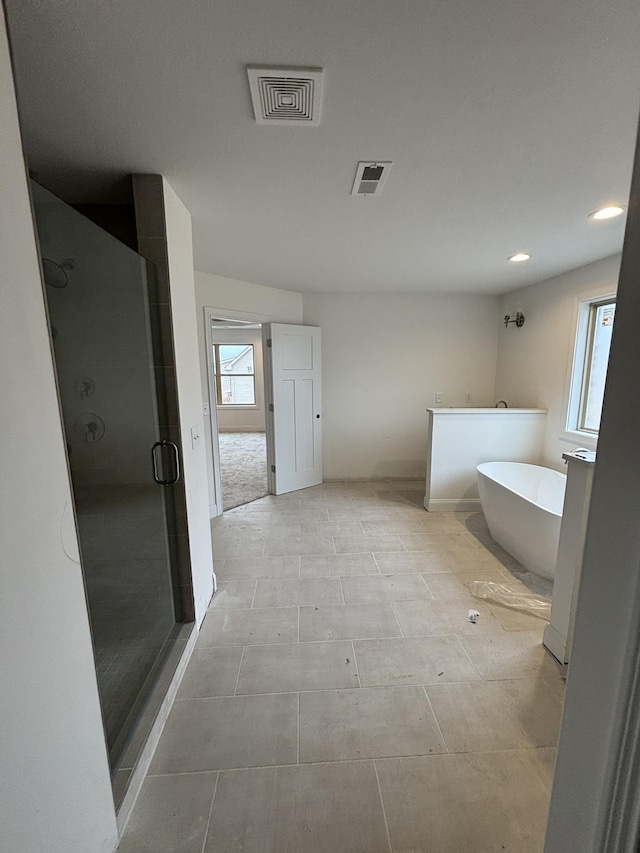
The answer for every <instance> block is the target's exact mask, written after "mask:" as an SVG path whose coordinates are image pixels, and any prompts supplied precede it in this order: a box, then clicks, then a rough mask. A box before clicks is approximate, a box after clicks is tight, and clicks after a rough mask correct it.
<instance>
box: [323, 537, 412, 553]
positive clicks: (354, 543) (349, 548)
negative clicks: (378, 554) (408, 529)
mask: <svg viewBox="0 0 640 853" xmlns="http://www.w3.org/2000/svg"><path fill="white" fill-rule="evenodd" d="M333 541H334V542H335V546H336V553H337V554H364V553H372V552H373V551H404V550H405V547H404V545H403V544H402V540H401V539H400V537H399V536H397V535H391V536H365V535H364V534H361V535H360V536H334V537H333Z"/></svg>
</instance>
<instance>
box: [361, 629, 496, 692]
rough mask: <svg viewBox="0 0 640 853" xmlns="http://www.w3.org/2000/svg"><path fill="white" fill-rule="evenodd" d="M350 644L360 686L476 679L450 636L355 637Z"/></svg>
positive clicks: (459, 648)
mask: <svg viewBox="0 0 640 853" xmlns="http://www.w3.org/2000/svg"><path fill="white" fill-rule="evenodd" d="M354 646H355V650H356V660H357V663H358V673H359V675H360V683H361V684H362V686H363V687H373V686H378V685H380V686H382V685H402V684H437V683H439V682H442V683H444V682H447V681H479V680H480V676H479V675H478V673H477V671H476V670H475V668H474V667H473V666H472V665H471V663H469V658H468V657H467V655H466V654H465V651H464V649H463V648H462V646H461V645H460V643H459V641H458V638H457V637H454V636H448V637H407V638H404V639H396V640H355V641H354Z"/></svg>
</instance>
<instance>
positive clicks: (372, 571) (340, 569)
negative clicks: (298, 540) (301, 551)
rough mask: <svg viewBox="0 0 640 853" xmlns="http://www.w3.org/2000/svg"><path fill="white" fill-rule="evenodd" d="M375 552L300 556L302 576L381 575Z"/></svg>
mask: <svg viewBox="0 0 640 853" xmlns="http://www.w3.org/2000/svg"><path fill="white" fill-rule="evenodd" d="M379 574H380V572H379V571H378V564H377V563H376V561H375V560H374V558H373V554H319V555H317V556H310V557H306V556H303V557H300V577H301V578H316V577H328V576H330V575H341V576H344V575H379Z"/></svg>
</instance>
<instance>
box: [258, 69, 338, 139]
mask: <svg viewBox="0 0 640 853" xmlns="http://www.w3.org/2000/svg"><path fill="white" fill-rule="evenodd" d="M247 73H248V75H249V88H250V90H251V100H252V101H253V111H254V113H255V116H256V121H257V122H258V124H275V125H281V124H298V125H306V126H307V127H315V126H317V125H319V124H320V110H321V107H322V82H323V80H322V77H323V71H322V68H279V69H275V68H256V67H255V66H253V65H249V66H248V67H247Z"/></svg>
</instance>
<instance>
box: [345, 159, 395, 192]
mask: <svg viewBox="0 0 640 853" xmlns="http://www.w3.org/2000/svg"><path fill="white" fill-rule="evenodd" d="M392 165H393V163H392V161H391V160H361V161H360V162H359V163H358V168H357V169H356V177H355V179H354V181H353V187H352V189H351V195H380V193H381V192H382V187H383V186H384V182H385V181H386V180H387V175H388V174H389V170H390V169H391V166H392Z"/></svg>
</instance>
